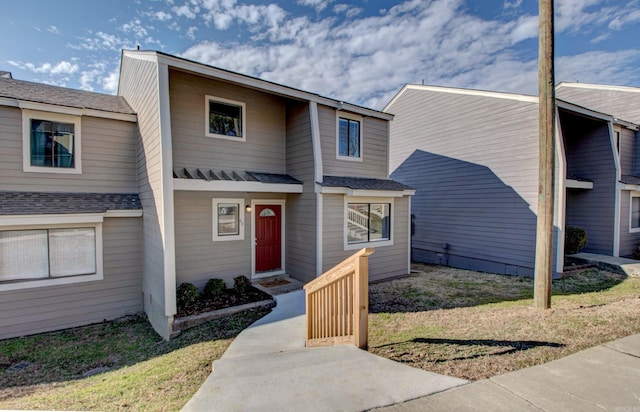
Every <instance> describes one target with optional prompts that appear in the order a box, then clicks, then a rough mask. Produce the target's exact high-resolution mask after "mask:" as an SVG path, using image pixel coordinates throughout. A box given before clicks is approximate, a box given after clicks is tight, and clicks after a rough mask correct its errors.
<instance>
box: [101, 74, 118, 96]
mask: <svg viewBox="0 0 640 412" xmlns="http://www.w3.org/2000/svg"><path fill="white" fill-rule="evenodd" d="M119 76H120V70H114V71H112V72H111V73H109V74H108V75H107V76H106V77H103V78H102V88H103V89H104V90H105V91H107V92H108V93H111V94H116V93H117V92H118V80H119Z"/></svg>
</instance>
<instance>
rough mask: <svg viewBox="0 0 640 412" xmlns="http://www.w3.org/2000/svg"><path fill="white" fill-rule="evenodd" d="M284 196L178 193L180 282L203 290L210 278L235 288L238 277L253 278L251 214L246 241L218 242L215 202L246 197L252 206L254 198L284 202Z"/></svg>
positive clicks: (177, 244) (249, 215) (178, 275)
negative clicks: (281, 200)
mask: <svg viewBox="0 0 640 412" xmlns="http://www.w3.org/2000/svg"><path fill="white" fill-rule="evenodd" d="M284 196H285V195H284V194H269V193H257V194H254V195H253V196H250V195H247V194H244V193H238V192H190V191H176V192H174V202H175V203H174V208H175V232H176V281H177V283H178V284H180V283H182V282H191V283H193V284H194V285H196V286H198V287H203V286H204V284H205V283H206V282H207V280H208V279H211V278H221V279H224V280H225V281H226V282H227V285H228V286H232V285H233V278H234V277H236V276H240V275H244V276H246V277H248V278H251V248H252V247H253V242H252V241H251V225H252V222H251V221H250V219H251V214H249V213H246V212H245V211H242V213H243V218H244V220H245V225H244V239H243V240H233V241H224V242H214V241H213V240H212V238H213V204H212V200H213V199H214V198H225V199H226V198H231V199H238V198H244V200H245V204H246V205H248V204H251V199H252V197H253V198H255V199H283V198H284ZM285 208H286V206H285ZM285 213H286V211H285ZM287 223H288V222H286V221H285V224H287ZM285 227H286V226H285ZM285 241H286V239H285ZM285 259H286V254H285Z"/></svg>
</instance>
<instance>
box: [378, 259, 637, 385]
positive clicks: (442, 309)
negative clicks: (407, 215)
mask: <svg viewBox="0 0 640 412" xmlns="http://www.w3.org/2000/svg"><path fill="white" fill-rule="evenodd" d="M414 268H415V269H418V270H421V271H423V273H420V274H413V275H412V276H410V277H408V278H403V279H395V280H392V281H388V282H383V283H378V284H375V285H372V286H371V288H370V295H369V296H370V308H371V312H372V313H371V315H370V317H369V350H370V351H371V352H373V353H376V354H378V355H380V356H384V357H387V358H389V359H393V360H395V361H398V362H403V363H406V364H408V365H410V366H414V367H417V368H421V369H425V370H429V371H432V372H437V373H441V374H445V375H451V376H457V377H460V378H464V379H471V380H476V379H482V378H488V377H491V376H495V375H499V374H502V373H506V372H510V371H513V370H517V369H521V368H525V367H529V366H533V365H538V364H541V363H545V362H548V361H551V360H554V359H558V358H560V357H563V356H567V355H569V354H571V353H575V352H577V351H580V350H582V349H586V348H589V347H592V346H595V345H598V344H601V343H605V342H608V341H611V340H614V339H617V338H620V337H624V336H627V335H630V334H634V333H639V332H640V316H638V313H640V278H626V277H624V276H621V275H617V274H614V273H610V272H606V271H601V270H596V269H589V270H586V271H584V272H581V273H579V274H575V275H572V276H570V277H567V278H564V279H559V280H554V281H553V297H552V308H551V309H550V310H546V311H539V310H536V309H534V308H533V300H532V297H533V280H532V279H529V278H522V277H515V276H502V275H494V274H488V273H478V272H473V271H467V270H459V269H452V268H443V267H438V266H426V265H415V267H414Z"/></svg>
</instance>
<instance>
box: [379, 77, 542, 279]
mask: <svg viewBox="0 0 640 412" xmlns="http://www.w3.org/2000/svg"><path fill="white" fill-rule="evenodd" d="M388 111H389V112H390V113H393V114H395V115H396V117H395V118H394V121H393V122H392V123H391V144H390V147H391V149H390V150H391V156H390V170H391V171H392V173H391V177H392V178H393V179H394V180H398V181H400V182H402V183H405V184H407V185H409V186H411V187H414V188H416V189H417V190H416V195H415V196H414V198H413V199H412V214H413V236H412V258H413V260H415V261H420V262H427V263H439V264H448V265H451V266H456V267H462V268H469V269H474V270H483V271H490V272H498V273H509V274H522V275H532V274H533V267H534V256H535V232H536V216H535V210H536V208H537V184H538V107H537V103H535V102H527V101H520V100H515V99H506V98H497V97H489V96H479V95H469V94H459V93H449V92H445V91H430V90H414V89H407V90H406V91H405V92H404V93H403V94H402V95H401V96H400V97H399V98H398V99H396V101H395V102H394V104H393V105H392V106H391V107H389V108H388Z"/></svg>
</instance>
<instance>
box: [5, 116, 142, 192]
mask: <svg viewBox="0 0 640 412" xmlns="http://www.w3.org/2000/svg"><path fill="white" fill-rule="evenodd" d="M81 132H82V133H81V151H82V152H81V153H82V174H63V173H39V172H24V171H23V163H22V112H21V111H20V109H18V108H14V107H6V106H0V190H20V191H36V192H37V191H44V192H103V193H110V192H111V193H113V192H119V193H135V192H136V191H137V181H136V155H135V148H136V124H135V123H132V122H125V121H118V120H111V119H103V118H96V117H90V116H83V117H82V131H81Z"/></svg>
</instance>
